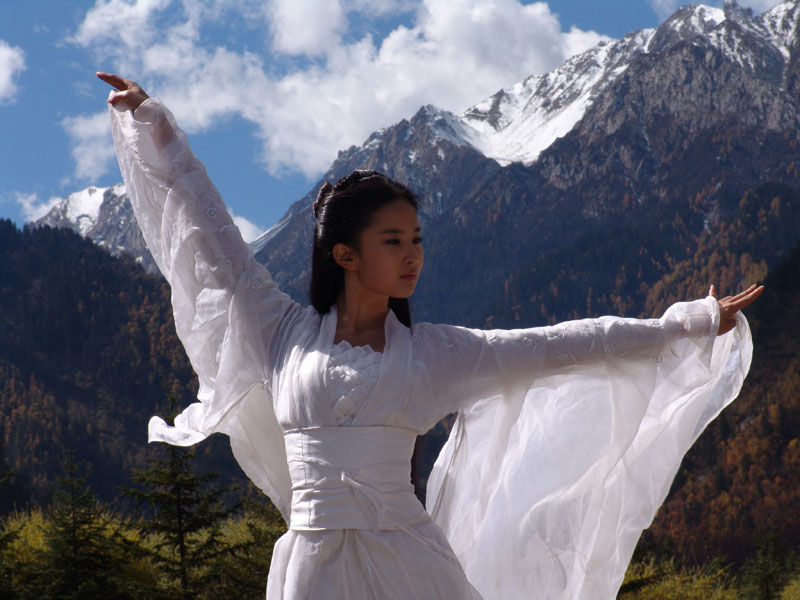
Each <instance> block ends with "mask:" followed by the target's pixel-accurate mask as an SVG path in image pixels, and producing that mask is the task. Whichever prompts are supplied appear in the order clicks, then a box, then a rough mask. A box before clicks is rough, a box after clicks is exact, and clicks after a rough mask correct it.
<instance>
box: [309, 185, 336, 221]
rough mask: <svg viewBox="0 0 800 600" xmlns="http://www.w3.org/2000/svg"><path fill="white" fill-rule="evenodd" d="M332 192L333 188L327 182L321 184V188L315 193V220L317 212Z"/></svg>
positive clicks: (317, 215)
mask: <svg viewBox="0 0 800 600" xmlns="http://www.w3.org/2000/svg"><path fill="white" fill-rule="evenodd" d="M331 192H333V186H332V185H331V184H330V183H329V182H327V181H326V182H325V183H323V184H322V187H321V188H319V191H318V192H317V199H316V200H314V218H315V219H316V218H317V217H319V211H320V209H321V208H322V205H323V204H325V198H327V197H328V195H330V193H331Z"/></svg>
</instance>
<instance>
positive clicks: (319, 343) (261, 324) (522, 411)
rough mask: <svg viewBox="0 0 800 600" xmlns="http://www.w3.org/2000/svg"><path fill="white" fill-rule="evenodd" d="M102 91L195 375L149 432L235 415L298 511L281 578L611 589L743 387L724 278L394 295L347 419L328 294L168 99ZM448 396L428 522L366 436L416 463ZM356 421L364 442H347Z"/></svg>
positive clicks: (273, 488)
mask: <svg viewBox="0 0 800 600" xmlns="http://www.w3.org/2000/svg"><path fill="white" fill-rule="evenodd" d="M110 112H111V117H112V130H113V134H114V140H115V144H116V148H117V154H118V158H119V163H120V168H121V170H122V174H123V178H124V180H125V185H126V187H127V191H128V194H129V196H130V199H131V202H132V204H133V208H134V211H135V213H136V217H137V219H138V221H139V225H140V227H141V229H142V233H143V234H144V237H145V240H146V242H147V244H148V247H149V248H150V250H151V252H152V254H153V257H154V259H155V261H156V263H157V264H158V266H159V268H160V269H161V271H162V273H163V274H164V275H165V277H166V278H167V280H168V281H169V282H170V284H171V286H172V301H173V307H174V313H175V322H176V327H177V332H178V336H179V337H180V339H181V340H182V342H183V344H184V346H185V348H186V351H187V354H188V356H189V359H190V360H191V362H192V365H193V367H194V369H195V371H196V372H197V375H198V377H199V381H200V391H199V393H198V402H197V403H194V404H192V405H191V406H189V407H188V408H186V410H184V411H183V413H182V414H181V415H179V416H178V417H177V418H176V419H175V424H174V426H169V425H167V424H166V423H165V422H164V421H163V420H161V419H160V418H157V417H154V418H153V419H152V420H151V422H150V427H149V435H150V440H151V441H165V442H169V443H172V444H178V445H190V444H194V443H196V442H198V441H200V440H202V439H204V438H206V437H207V436H209V435H211V434H212V433H214V432H223V433H226V434H227V435H229V436H230V441H231V447H232V449H233V452H234V455H235V457H236V459H237V461H238V462H239V464H240V465H241V467H242V469H243V470H244V472H245V473H246V474H247V476H248V477H250V478H251V479H252V480H253V481H254V482H255V483H256V484H257V485H258V486H259V487H260V488H261V489H262V490H263V491H264V492H265V493H266V494H267V495H268V496H269V497H270V498H271V500H272V501H273V502H274V504H275V505H276V506H277V507H278V509H279V510H280V511H281V513H282V514H283V515H284V517H285V518H286V519H287V522H289V524H290V531H289V532H287V534H286V535H285V536H284V537H283V538H281V540H279V542H278V544H277V545H276V548H275V551H274V554H273V562H272V567H271V570H270V580H269V583H268V598H270V599H275V600H277V599H279V598H286V599H287V600H288V599H291V600H296V599H297V598H326V599H328V598H349V599H351V600H352V599H356V600H358V599H362V598H363V599H367V598H375V597H377V598H398V599H400V598H402V599H410V598H420V599H421V598H425V599H431V598H439V599H449V598H453V599H456V598H459V599H460V598H479V597H481V596H482V597H483V598H485V599H486V600H492V599H504V600H507V599H514V598H560V599H573V598H582V599H584V598H585V599H591V600H598V599H603V598H614V597H615V594H616V590H617V589H618V587H619V585H620V583H621V581H622V577H623V575H624V572H625V568H626V566H627V563H628V561H629V560H630V557H631V555H632V553H633V549H634V547H635V545H636V542H637V540H638V537H639V535H640V533H641V531H642V530H643V529H644V528H646V527H647V526H648V525H649V524H650V522H651V520H652V518H653V516H654V515H655V512H656V510H657V509H658V507H659V505H660V504H661V503H662V502H663V500H664V498H665V496H666V494H667V491H668V489H669V485H670V482H671V481H672V479H673V477H674V475H675V473H676V471H677V469H678V467H679V465H680V462H681V459H682V457H683V455H684V453H685V452H686V451H687V450H688V448H689V447H690V446H691V444H692V443H693V442H694V440H695V439H696V438H697V436H698V435H699V434H700V433H701V432H702V430H703V429H704V428H705V426H706V425H707V424H708V423H709V422H710V421H711V420H712V419H713V418H714V417H715V416H716V415H717V414H718V413H719V411H720V410H722V409H723V408H724V407H725V405H726V404H727V403H729V402H730V401H731V400H733V398H735V396H736V395H737V394H738V391H739V389H740V387H741V384H742V381H743V379H744V377H745V375H746V373H747V370H748V368H749V364H750V358H751V352H752V344H751V341H750V334H749V329H748V327H747V323H746V321H745V319H744V318H743V317H742V316H741V315H739V316H738V321H737V327H736V328H735V329H734V330H733V331H732V332H730V333H728V334H726V335H724V336H720V337H716V335H715V334H716V330H717V326H718V319H719V314H718V308H717V303H716V301H715V300H714V299H713V298H706V299H703V300H698V301H695V302H688V303H679V304H676V305H674V306H672V307H671V308H670V309H669V310H668V311H667V312H666V313H665V314H664V316H663V317H661V318H660V319H647V320H636V319H622V318H615V317H601V318H599V319H585V320H580V321H573V322H568V323H563V324H560V325H556V326H552V327H542V328H535V329H521V330H511V331H502V330H496V331H482V330H473V329H466V328H461V327H454V326H447V325H433V324H429V323H419V324H416V325H414V326H413V327H412V328H411V329H408V328H406V327H404V326H403V325H402V324H400V323H399V322H398V321H397V320H396V319H395V318H394V316H393V315H392V314H391V313H390V315H389V317H387V320H386V347H385V349H384V352H383V354H382V355H381V356H380V357H377V359H378V360H379V365H380V367H379V374H378V375H377V381H376V382H375V385H374V388H372V390H371V391H370V393H369V394H368V395H367V396H366V398H365V399H364V400H363V401H361V402H360V404H359V406H357V407H356V408H355V409H354V411H353V413H352V415H351V417H350V418H349V420H348V422H347V423H346V425H345V424H343V422H342V421H341V419H340V418H339V416H338V415H337V414H336V411H335V410H333V408H332V405H331V402H330V401H329V398H328V394H327V391H328V390H327V386H328V385H329V382H328V381H327V377H328V361H329V356H330V353H331V349H332V342H333V337H334V333H335V327H336V317H335V310H334V311H331V312H330V313H328V314H327V315H325V316H320V315H319V314H318V313H317V312H316V311H315V310H314V309H313V308H310V307H302V306H300V305H298V304H297V303H295V302H294V301H293V300H292V299H291V298H289V297H288V296H287V295H285V294H283V293H282V292H281V291H280V290H278V289H277V287H276V285H275V284H274V283H273V282H272V280H271V279H270V277H269V274H268V273H267V271H266V269H265V268H264V267H263V266H262V265H260V264H259V263H257V262H256V261H255V260H254V258H253V255H252V252H251V251H250V249H249V247H248V246H247V244H245V243H244V242H243V241H242V239H241V236H240V234H239V231H238V229H237V228H236V227H235V226H234V225H233V223H232V221H231V218H230V217H229V215H228V214H227V212H226V210H225V206H224V204H223V202H222V201H221V199H220V197H219V194H218V193H217V190H216V189H215V188H214V186H213V184H212V183H211V182H210V181H209V179H208V177H207V175H206V172H205V169H204V168H203V166H202V164H201V163H200V162H199V161H198V160H197V159H196V158H195V157H194V155H193V154H192V152H191V150H190V149H189V146H188V144H187V142H186V138H185V136H184V135H183V133H182V132H181V131H180V130H179V129H178V128H177V126H176V125H175V122H174V120H173V118H172V115H171V114H170V113H169V111H168V110H167V109H166V108H165V107H164V106H163V105H162V104H161V103H160V102H159V101H158V100H156V99H149V100H147V101H146V102H145V103H144V104H142V106H140V107H139V108H138V109H137V111H136V113H135V116H134V115H132V114H131V113H130V111H127V110H119V109H113V108H112V109H111V111H110ZM453 412H457V413H458V417H457V420H456V423H455V426H454V428H453V431H452V433H451V435H450V439H449V440H448V442H447V444H446V445H445V447H444V449H443V450H442V453H441V454H440V456H439V458H438V460H437V462H436V465H435V467H434V470H433V473H432V474H431V477H430V480H429V484H428V492H427V495H428V507H427V512H428V513H429V514H430V517H432V521H433V522H431V518H429V517H428V514H426V513H425V512H424V511H423V509H422V507H421V506H415V505H413V504H412V503H411V501H410V500H409V499H408V497H407V496H406V495H405V491H404V490H401V489H399V487H398V486H400V482H398V479H399V476H398V475H397V472H396V466H397V465H394V466H386V465H385V466H386V469H385V470H383V471H381V470H380V469H379V468H378V467H375V465H370V464H369V460H370V456H371V455H372V454H373V453H374V455H375V456H384V455H387V456H386V459H387V465H388V462H390V461H388V458H391V457H389V456H388V453H390V452H392V450H391V449H390V448H389V447H388V446H389V445H391V444H394V443H395V442H394V441H391V442H387V447H386V448H383V447H382V445H381V442H380V441H378V442H376V441H375V439H376V438H375V436H376V435H377V436H378V438H377V439H378V440H380V439H381V435H382V434H381V432H382V431H385V432H387V433H388V434H390V435H387V436H386V439H387V440H395V439H396V441H397V444H398V446H397V447H398V448H404V449H403V450H398V451H397V452H398V453H399V454H403V453H404V452H408V454H409V455H408V456H405V455H404V456H400V457H399V458H400V459H401V460H402V461H405V462H406V464H408V461H409V459H410V450H408V447H407V443H406V441H405V440H406V439H407V438H408V436H409V435H410V434H409V432H411V434H413V433H424V432H425V431H427V430H428V429H429V428H430V427H432V426H433V425H434V424H435V423H436V422H437V421H438V420H439V419H441V418H442V417H444V416H445V415H447V414H449V413H453ZM345 428H358V429H348V430H347V431H344V429H345ZM381 428H384V429H381ZM339 432H341V434H339ZM284 434H286V440H285V439H284ZM345 434H346V435H345ZM362 434H363V435H362ZM353 436H355V437H353ZM412 437H413V435H412ZM340 438H341V440H342V443H341V444H339V445H337V442H336V440H338V439H340ZM356 438H357V439H358V441H356V442H355V445H356V447H358V448H359V452H358V453H356V454H352V453H349V454H348V451H347V448H348V447H350V446H352V445H353V444H352V443H351V442H353V439H356ZM331 440H333V441H331ZM362 445H363V446H367V447H363V448H362V447H361V446H362ZM287 447H288V448H290V450H289V454H288V455H287ZM306 448H309V449H314V448H322V450H321V452H322V458H319V457H316V458H314V457H312V456H306V454H305V449H306ZM315 451H316V450H315ZM329 455H330V456H331V457H332V458H331V459H330V461H328V456H329ZM315 460H316V461H317V462H314V461H315ZM375 460H377V459H375ZM381 460H383V459H381ZM287 461H289V462H287ZM348 461H355V462H358V463H359V465H358V466H359V468H358V469H356V468H354V469H350V468H349V467H350V465H349V463H348ZM365 461H366V462H365ZM290 463H291V465H294V466H293V467H292V468H293V469H294V470H293V471H292V473H291V474H290V468H289V467H290ZM317 466H319V468H320V469H322V471H320V472H319V473H317V474H316V475H312V474H310V473H309V469H311V471H313V470H314V469H315V468H317ZM381 468H383V467H381ZM324 469H328V471H324ZM359 469H362V470H363V473H368V474H370V475H369V477H373V476H377V477H378V478H379V479H380V478H385V481H384V480H383V479H381V480H380V481H377V482H375V481H374V480H373V479H369V478H368V477H367V475H364V477H363V478H359V477H360V476H359V475H358V471H359ZM392 469H395V470H394V471H392ZM390 471H391V473H390ZM298 473H299V474H298ZM320 473H321V474H320ZM326 473H330V474H332V475H331V476H330V477H328V476H327V475H325V474H326ZM375 473H377V475H375ZM351 475H352V476H351ZM298 478H299V479H298ZM407 483H408V482H407V478H406V481H405V484H407ZM395 484H396V485H395ZM326 485H329V486H332V487H331V488H330V489H328V490H327V491H326V490H324V489H322V488H325V486H326ZM391 485H395V487H396V488H397V489H396V490H395V488H391V489H392V490H394V491H392V492H390V491H386V490H389V489H390V487H387V486H391ZM293 486H294V490H293ZM317 488H319V489H317ZM376 490H377V491H376ZM293 492H294V497H293ZM345 492H346V494H349V496H348V499H344V500H342V498H344V496H343V494H345ZM395 492H396V493H395ZM320 494H321V495H320ZM325 494H327V496H325ZM409 494H410V492H409ZM325 498H327V500H324V499H325ZM336 498H339V500H337V499H336ZM317 499H323V500H324V502H323V501H322V500H320V501H319V502H317ZM395 499H397V501H396V502H395ZM337 502H339V504H337ZM348 503H349V504H348ZM329 507H330V508H332V509H333V510H328V508H329ZM339 509H341V510H342V512H341V513H340V512H338V511H339ZM340 514H341V515H342V516H337V515H340ZM451 548H452V549H451ZM473 586H474V588H473ZM476 590H477V591H476ZM479 594H480V596H479Z"/></svg>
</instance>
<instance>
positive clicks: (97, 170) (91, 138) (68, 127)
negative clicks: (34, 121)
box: [61, 110, 114, 180]
mask: <svg viewBox="0 0 800 600" xmlns="http://www.w3.org/2000/svg"><path fill="white" fill-rule="evenodd" d="M61 126H62V127H63V128H64V130H65V131H66V132H67V135H69V137H70V138H71V140H72V143H73V146H72V158H73V159H74V160H75V175H76V177H78V178H79V179H88V180H96V179H97V178H98V177H99V176H100V175H102V174H103V173H105V172H106V171H107V170H108V165H109V163H110V161H111V159H112V158H113V157H114V146H113V145H112V142H111V128H110V127H109V121H108V112H107V111H105V110H104V111H102V112H99V113H96V114H94V115H88V116H80V117H66V118H64V119H63V120H62V121H61Z"/></svg>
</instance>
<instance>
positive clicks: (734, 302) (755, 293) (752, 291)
mask: <svg viewBox="0 0 800 600" xmlns="http://www.w3.org/2000/svg"><path fill="white" fill-rule="evenodd" d="M763 291H764V286H763V285H761V286H758V287H756V286H755V285H751V286H750V287H749V288H747V289H746V290H745V291H743V292H741V293H739V294H736V295H735V296H734V297H733V298H731V300H730V306H731V308H733V309H734V310H741V309H743V308H744V307H745V306H748V305H749V304H752V303H753V302H754V301H755V299H756V298H758V297H759V296H760V295H761V293H762V292H763Z"/></svg>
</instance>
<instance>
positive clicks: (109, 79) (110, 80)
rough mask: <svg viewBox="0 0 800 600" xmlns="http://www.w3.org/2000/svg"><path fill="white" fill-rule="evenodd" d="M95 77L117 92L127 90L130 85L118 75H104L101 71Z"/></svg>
mask: <svg viewBox="0 0 800 600" xmlns="http://www.w3.org/2000/svg"><path fill="white" fill-rule="evenodd" d="M97 76H98V77H99V78H100V79H102V80H103V81H105V82H106V83H107V84H109V85H111V86H113V87H115V88H117V89H118V90H127V89H128V87H129V85H130V81H129V80H127V79H123V78H122V77H120V76H119V75H114V74H113V73H104V72H103V71H98V72H97Z"/></svg>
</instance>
